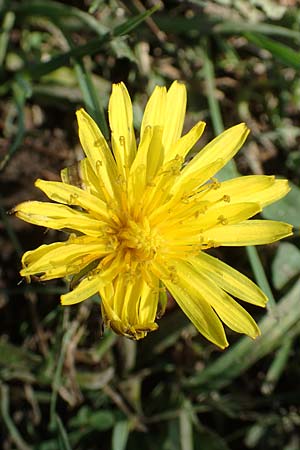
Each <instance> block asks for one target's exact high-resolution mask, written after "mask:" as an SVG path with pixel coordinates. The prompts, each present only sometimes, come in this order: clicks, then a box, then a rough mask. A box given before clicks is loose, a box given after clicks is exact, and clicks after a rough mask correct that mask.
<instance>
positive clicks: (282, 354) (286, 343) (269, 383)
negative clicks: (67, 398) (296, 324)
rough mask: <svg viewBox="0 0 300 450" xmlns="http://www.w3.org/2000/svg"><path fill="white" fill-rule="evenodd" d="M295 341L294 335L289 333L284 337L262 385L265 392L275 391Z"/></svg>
mask: <svg viewBox="0 0 300 450" xmlns="http://www.w3.org/2000/svg"><path fill="white" fill-rule="evenodd" d="M293 342H294V337H293V336H289V335H287V336H286V337H285V338H284V339H283V342H282V344H281V346H280V347H279V349H278V350H277V352H276V355H275V357H274V360H273V361H272V364H271V365H270V367H269V370H268V372H267V375H266V378H265V380H264V382H263V384H262V386H261V391H262V393H263V394H268V395H270V394H271V393H272V392H273V390H274V388H275V386H276V384H277V382H278V380H279V378H280V376H281V375H282V372H283V371H284V369H285V367H286V365H287V361H288V358H289V356H290V355H291V350H292V346H293Z"/></svg>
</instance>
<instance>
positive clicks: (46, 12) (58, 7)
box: [13, 0, 109, 36]
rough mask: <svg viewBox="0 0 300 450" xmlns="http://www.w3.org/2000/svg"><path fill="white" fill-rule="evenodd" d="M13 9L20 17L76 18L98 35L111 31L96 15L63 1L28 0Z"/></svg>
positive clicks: (53, 19) (54, 19)
mask: <svg viewBox="0 0 300 450" xmlns="http://www.w3.org/2000/svg"><path fill="white" fill-rule="evenodd" d="M13 11H15V13H16V14H18V17H26V16H38V17H41V16H42V17H48V18H49V19H51V20H52V21H53V22H55V21H56V20H57V19H62V18H66V19H70V18H75V19H78V20H80V21H81V22H82V24H83V25H85V26H88V28H90V30H92V31H94V32H95V33H97V34H98V35H100V36H101V35H103V34H105V33H107V32H108V31H109V28H108V27H106V26H104V25H103V24H102V23H101V22H100V21H98V20H97V19H96V18H95V17H94V16H92V15H91V14H88V13H86V12H84V11H82V10H80V9H78V8H76V7H74V6H70V5H67V4H64V3H63V2H61V3H59V2H55V1H51V0H47V1H46V2H45V0H30V1H26V2H19V4H15V5H14V7H13Z"/></svg>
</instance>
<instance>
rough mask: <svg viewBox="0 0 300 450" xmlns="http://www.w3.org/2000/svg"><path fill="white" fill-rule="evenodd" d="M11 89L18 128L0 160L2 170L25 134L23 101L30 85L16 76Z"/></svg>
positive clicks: (28, 93)
mask: <svg viewBox="0 0 300 450" xmlns="http://www.w3.org/2000/svg"><path fill="white" fill-rule="evenodd" d="M12 91H13V99H14V103H15V105H16V108H17V113H18V119H17V125H18V130H17V133H16V136H15V137H14V140H13V141H12V143H11V145H10V147H9V149H8V152H7V153H6V155H5V156H4V158H3V159H2V161H0V171H2V170H3V169H4V168H5V166H6V165H7V163H8V162H9V160H10V158H11V157H12V156H13V155H14V153H15V152H16V151H17V150H18V148H19V146H20V144H21V142H22V140H23V137H24V134H25V118H24V106H25V101H26V99H27V97H29V96H30V95H31V87H30V85H29V83H28V81H27V79H26V78H25V77H22V76H21V75H20V76H17V77H16V78H15V80H14V82H13V84H12Z"/></svg>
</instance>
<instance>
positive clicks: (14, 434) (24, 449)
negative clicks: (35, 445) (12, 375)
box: [0, 384, 31, 450]
mask: <svg viewBox="0 0 300 450" xmlns="http://www.w3.org/2000/svg"><path fill="white" fill-rule="evenodd" d="M0 394H1V396H0V398H1V403H0V406H1V417H2V420H3V422H4V423H5V425H6V428H7V429H8V431H9V434H10V437H11V440H12V441H13V442H14V444H15V445H16V447H17V448H18V449H19V450H31V447H29V445H28V444H27V443H26V442H25V441H24V439H23V438H22V436H21V435H20V433H19V431H18V429H17V428H16V426H15V424H14V422H13V420H12V418H11V417H10V414H9V388H8V386H7V385H5V384H2V385H0Z"/></svg>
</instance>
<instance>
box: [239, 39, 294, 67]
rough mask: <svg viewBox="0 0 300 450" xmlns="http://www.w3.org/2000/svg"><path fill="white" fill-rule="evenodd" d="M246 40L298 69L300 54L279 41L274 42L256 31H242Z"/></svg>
mask: <svg viewBox="0 0 300 450" xmlns="http://www.w3.org/2000/svg"><path fill="white" fill-rule="evenodd" d="M244 36H245V37H246V38H247V39H248V41H250V42H252V43H253V44H255V45H256V46H257V47H260V48H263V49H265V50H268V51H269V52H270V53H271V54H272V55H273V57H274V58H276V59H278V60H279V61H280V62H282V63H283V64H286V65H287V66H289V67H293V68H294V69H296V70H299V69H300V54H299V52H297V51H295V50H293V49H292V48H290V47H288V46H287V45H285V44H282V43H281V42H276V41H275V40H274V39H270V38H268V37H266V36H263V35H261V34H258V33H255V34H254V33H244Z"/></svg>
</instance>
